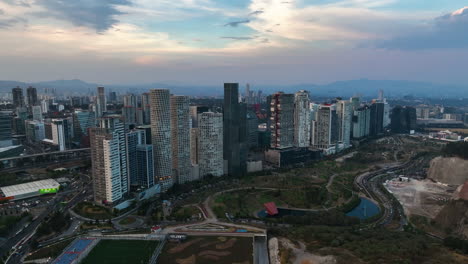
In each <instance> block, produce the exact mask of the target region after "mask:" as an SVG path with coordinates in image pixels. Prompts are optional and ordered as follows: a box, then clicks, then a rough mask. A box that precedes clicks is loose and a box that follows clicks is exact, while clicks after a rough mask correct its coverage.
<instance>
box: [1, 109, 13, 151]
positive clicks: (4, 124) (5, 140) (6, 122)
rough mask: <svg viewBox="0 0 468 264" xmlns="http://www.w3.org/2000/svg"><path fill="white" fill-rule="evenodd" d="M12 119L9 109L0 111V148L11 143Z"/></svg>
mask: <svg viewBox="0 0 468 264" xmlns="http://www.w3.org/2000/svg"><path fill="white" fill-rule="evenodd" d="M12 120H13V113H12V112H11V111H0V148H3V147H9V146H12V145H13V140H12V128H11V125H12Z"/></svg>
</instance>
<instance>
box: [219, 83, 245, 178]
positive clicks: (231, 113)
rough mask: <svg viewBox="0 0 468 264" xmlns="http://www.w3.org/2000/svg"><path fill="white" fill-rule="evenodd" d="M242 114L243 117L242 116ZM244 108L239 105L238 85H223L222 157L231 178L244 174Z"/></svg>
mask: <svg viewBox="0 0 468 264" xmlns="http://www.w3.org/2000/svg"><path fill="white" fill-rule="evenodd" d="M242 114H243V116H242ZM245 115H246V111H245V106H243V107H241V105H240V104H239V84H238V83H225V84H224V120H223V122H224V124H223V130H224V136H223V141H224V142H223V144H224V146H223V156H224V160H225V161H227V163H228V164H227V165H228V169H227V173H228V174H229V175H231V176H242V175H245V174H246V159H247V150H246V148H247V145H246V141H247V129H246V124H245V123H246V116H245Z"/></svg>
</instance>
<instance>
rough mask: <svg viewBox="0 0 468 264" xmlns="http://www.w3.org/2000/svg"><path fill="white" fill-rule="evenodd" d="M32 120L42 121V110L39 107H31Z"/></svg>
mask: <svg viewBox="0 0 468 264" xmlns="http://www.w3.org/2000/svg"><path fill="white" fill-rule="evenodd" d="M31 108H32V115H33V120H38V121H41V120H42V108H41V106H40V105H33V106H32V107H31Z"/></svg>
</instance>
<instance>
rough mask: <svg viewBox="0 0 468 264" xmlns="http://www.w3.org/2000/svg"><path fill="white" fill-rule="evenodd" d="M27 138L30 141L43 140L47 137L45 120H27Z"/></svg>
mask: <svg viewBox="0 0 468 264" xmlns="http://www.w3.org/2000/svg"><path fill="white" fill-rule="evenodd" d="M25 130H26V140H27V141H28V142H30V143H35V142H39V141H42V140H43V139H44V138H45V127H44V122H42V121H36V120H26V121H25Z"/></svg>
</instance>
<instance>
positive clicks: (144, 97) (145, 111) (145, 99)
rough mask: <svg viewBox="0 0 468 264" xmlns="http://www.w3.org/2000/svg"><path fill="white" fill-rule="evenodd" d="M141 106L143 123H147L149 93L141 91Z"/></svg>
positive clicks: (148, 118)
mask: <svg viewBox="0 0 468 264" xmlns="http://www.w3.org/2000/svg"><path fill="white" fill-rule="evenodd" d="M141 108H142V111H143V124H145V125H149V124H150V123H151V119H150V95H149V93H143V94H142V95H141Z"/></svg>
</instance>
